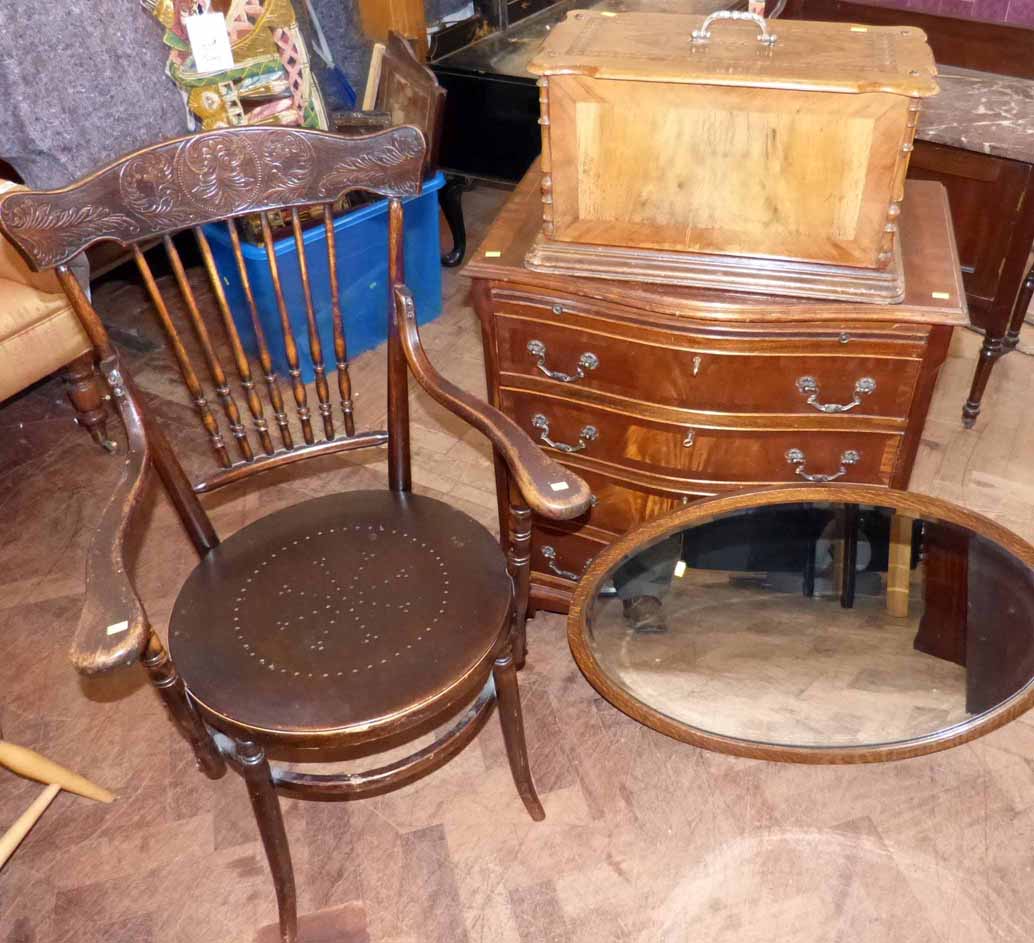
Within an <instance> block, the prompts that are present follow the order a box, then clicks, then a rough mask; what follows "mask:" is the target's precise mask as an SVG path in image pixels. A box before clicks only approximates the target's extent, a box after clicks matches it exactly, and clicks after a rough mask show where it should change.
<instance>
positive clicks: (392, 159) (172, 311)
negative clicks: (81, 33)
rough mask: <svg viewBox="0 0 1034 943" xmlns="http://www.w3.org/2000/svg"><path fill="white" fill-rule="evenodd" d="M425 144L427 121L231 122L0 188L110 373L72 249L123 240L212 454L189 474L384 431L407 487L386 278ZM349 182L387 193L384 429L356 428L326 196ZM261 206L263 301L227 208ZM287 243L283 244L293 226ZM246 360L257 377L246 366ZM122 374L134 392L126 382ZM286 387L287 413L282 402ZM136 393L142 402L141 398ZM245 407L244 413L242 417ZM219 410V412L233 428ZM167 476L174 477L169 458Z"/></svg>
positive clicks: (220, 480)
mask: <svg viewBox="0 0 1034 943" xmlns="http://www.w3.org/2000/svg"><path fill="white" fill-rule="evenodd" d="M424 158H425V142H424V139H423V136H422V134H421V132H420V131H419V130H417V129H416V128H413V127H408V126H402V127H394V128H390V129H388V130H386V131H382V132H379V133H376V134H371V135H366V136H362V137H342V136H339V135H335V134H328V133H324V132H320V131H308V130H299V129H294V128H276V127H243V128H229V129H225V130H220V131H212V132H207V133H204V134H197V135H190V136H187V137H181V138H176V139H174V140H170V141H166V142H163V143H160V144H157V145H154V146H152V147H148V148H144V149H143V150H140V151H136V152H135V153H132V154H129V155H127V156H126V157H124V158H122V159H120V160H118V161H115V162H114V163H112V164H110V165H109V166H107V167H105V168H103V169H102V170H100V171H98V172H97V173H94V174H92V175H91V176H88V177H86V178H84V179H82V180H80V181H78V182H77V183H74V184H72V185H70V186H68V187H65V188H63V189H60V190H50V191H20V192H17V193H14V194H11V195H10V196H8V197H6V198H5V199H3V200H2V202H0V230H2V231H3V233H4V234H5V235H6V236H7V238H8V239H9V240H10V241H11V242H12V243H13V244H14V245H15V246H16V247H17V248H18V249H19V251H20V252H21V253H22V255H23V256H24V257H25V259H26V260H27V261H28V263H29V264H30V266H32V267H33V268H34V269H35V270H37V271H39V270H42V269H46V268H51V267H54V268H55V269H56V271H57V275H58V278H59V280H60V281H61V284H62V287H63V288H64V289H65V292H66V294H68V296H69V299H70V300H71V302H72V304H73V306H74V307H75V309H76V313H77V314H78V315H79V317H80V319H81V320H82V322H83V326H84V327H85V328H86V330H87V333H89V335H90V337H91V339H92V340H93V342H94V345H95V347H96V348H97V351H98V355H99V357H100V360H101V366H102V369H103V370H104V372H105V374H106V375H107V376H108V379H109V382H112V373H111V371H112V370H113V369H115V370H116V373H115V381H114V382H115V383H116V384H120V383H121V381H122V378H123V376H124V372H125V371H124V370H122V372H121V373H119V372H118V371H117V369H116V368H117V354H116V352H115V350H114V348H113V347H112V344H111V341H110V339H109V337H108V334H107V331H106V330H105V328H104V326H103V325H102V323H101V321H100V319H99V318H98V316H97V313H96V311H94V309H93V306H92V304H91V303H90V301H89V300H88V299H87V297H86V295H85V294H84V292H83V290H82V289H81V287H80V286H79V283H78V282H77V281H76V279H75V277H74V276H73V275H72V274H71V272H70V270H69V268H68V263H69V262H70V261H71V260H72V259H73V258H74V257H75V256H76V255H78V254H79V253H81V252H83V251H84V250H85V249H87V248H88V247H89V246H91V245H93V244H94V243H97V242H100V241H103V240H114V241H116V242H118V243H120V244H122V245H123V246H126V247H128V248H129V249H130V251H131V252H132V255H133V258H134V260H135V262H136V265H137V267H138V269H139V271H140V274H141V277H142V279H143V283H144V286H145V287H146V290H147V293H148V295H149V297H150V301H151V303H152V305H153V307H154V310H155V312H156V314H157V317H158V320H159V321H160V323H161V326H162V328H163V330H164V333H165V337H166V339H167V341H168V346H169V349H170V351H171V353H172V355H173V357H174V359H175V361H176V364H177V366H178V368H179V372H180V374H181V376H182V379H183V382H184V384H185V386H186V388H187V390H188V392H189V397H190V400H191V402H192V404H193V407H194V409H195V410H196V412H197V414H198V417H199V419H200V420H201V423H202V424H203V426H204V428H205V430H206V433H207V437H208V441H209V443H210V445H211V448H212V451H213V453H214V455H215V458H216V461H217V463H218V466H219V470H218V471H217V472H216V473H215V474H212V475H207V476H205V477H204V478H203V479H202V480H201V481H199V482H196V483H195V484H194V486H193V490H194V491H196V492H200V491H208V490H211V489H213V488H216V487H219V486H221V485H223V484H227V483H229V482H231V481H236V480H239V479H240V478H243V477H245V476H247V475H249V474H250V473H252V472H254V471H258V470H261V469H263V468H269V467H273V466H276V465H281V464H285V463H287V462H293V461H297V460H299V459H302V458H307V457H310V456H314V455H320V454H326V453H328V452H336V451H341V450H345V449H354V448H363V447H368V446H373V445H383V444H385V443H387V444H388V451H389V478H390V484H391V486H392V487H393V488H394V489H395V490H408V488H409V481H410V475H409V446H408V398H407V390H406V367H405V360H404V355H403V353H402V350H401V348H400V346H399V343H398V339H397V334H396V332H395V330H394V312H393V305H392V303H391V298H392V290H393V287H394V286H395V285H396V284H400V283H401V282H402V279H403V253H402V244H403V211H402V202H401V201H402V199H403V198H404V197H409V196H413V195H416V194H418V193H419V192H420V187H421V177H422V167H423V163H424ZM352 190H363V191H368V192H371V193H374V194H377V195H379V196H381V197H385V198H387V199H388V201H389V203H388V244H387V245H386V246H385V250H384V251H385V252H386V253H387V255H388V278H387V284H385V285H384V286H383V292H384V309H385V311H386V315H385V316H386V319H387V321H388V323H389V335H388V348H389V349H388V358H389V369H388V375H389V379H388V386H389V389H388V400H389V409H388V423H387V425H388V428H387V430H386V431H379V430H374V431H367V432H357V431H356V427H355V417H354V414H353V409H352V398H353V397H352V387H351V379H350V377H349V370H348V351H347V344H346V338H345V321H344V314H345V312H343V310H342V305H341V303H340V299H339V296H340V290H339V289H340V284H339V282H340V278H339V268H340V263H339V259H338V254H337V242H336V240H335V235H336V232H335V221H334V219H333V217H332V213H331V212H330V208H331V205H332V204H333V203H334V201H336V200H338V199H340V198H341V197H342V196H343V195H344V194H346V193H347V192H349V191H352ZM313 208H315V209H316V215H318V214H319V213H320V212H322V225H321V230H322V239H323V242H324V243H325V245H324V246H322V247H321V248H320V249H319V255H320V258H319V259H318V260H317V259H316V258H315V257H314V256H315V252H316V249H315V248H314V247H313V248H310V249H309V250H308V252H307V250H306V244H307V243H310V244H313V245H314V244H315V243H316V242H318V241H319V240H318V239H316V240H314V239H313V238H312V234H311V233H307V232H304V231H303V227H302V213H301V211H303V210H305V211H307V210H309V209H313ZM273 210H281V211H283V212H284V215H285V217H286V218H289V220H290V234H291V235H292V236H293V251H294V254H295V257H294V259H291V260H290V264H287V263H286V262H283V263H282V262H281V260H280V259H278V255H277V245H276V244H275V241H274V236H273V229H272V226H271V224H270V219H269V213H270V212H271V211H273ZM256 215H257V217H258V219H259V224H260V229H261V235H262V247H263V248H264V254H265V258H264V259H262V260H261V264H262V268H263V271H262V273H261V275H262V278H263V280H264V282H265V284H266V286H267V287H268V289H269V292H268V298H266V302H267V304H268V307H269V308H270V309H272V310H263V298H262V297H261V296H260V293H259V292H257V291H256V281H257V277H258V276H257V274H256V270H255V268H254V265H255V260H254V258H253V259H251V260H250V262H249V260H248V259H246V258H245V256H246V254H251V255H256V254H257V255H258V256H261V254H262V253H261V252H260V251H258V250H254V249H253V248H252V247H251V246H246V245H242V240H241V234H240V231H239V228H238V224H237V222H236V221H237V220H238V219H239V218H240V217H245V216H252V217H253V216H256ZM308 215H310V216H311V215H313V214H311V213H310V214H308ZM188 230H189V231H191V233H192V237H193V239H194V240H195V241H196V244H197V248H198V250H199V252H200V257H201V260H202V262H203V269H204V274H201V273H193V274H192V273H190V272H188V271H187V268H186V266H185V265H184V263H183V260H182V258H181V255H180V248H178V245H179V246H180V247H182V242H181V241H179V243H178V242H177V241H174V238H173V237H174V236H175V235H176V234H178V233H181V232H185V231H188ZM156 242H161V243H162V244H163V247H164V252H165V255H166V256H167V259H168V264H169V266H170V268H171V271H172V279H169V278H158V277H156V276H155V274H154V272H153V271H152V268H151V265H150V264H149V262H148V259H147V257H146V256H145V250H146V248H147V247H148V246H149V245H153V244H155V243H156ZM217 243H219V244H217ZM287 246H288V248H291V243H290V240H289V239H288V240H287ZM280 251H281V253H283V251H284V249H283V246H281V249H280ZM220 253H221V254H220ZM285 258H286V257H285ZM316 269H318V270H319V271H320V272H321V273H323V272H324V271H325V276H323V277H325V280H326V283H325V284H324V285H315V284H314V282H313V279H312V278H311V277H310V274H311V273H313V272H314V271H315V270H316ZM290 275H295V276H296V277H297V281H298V282H299V283H300V290H299V291H297V293H296V294H295V296H294V297H295V300H296V302H297V303H296V305H295V306H294V308H295V310H292V305H291V292H290V291H288V288H289V287H290V286H288V284H287V282H288V277H289V276H290ZM198 276H200V278H199V277H198ZM199 281H200V284H199ZM171 282H175V286H176V287H175V289H172V286H171ZM206 283H207V284H206ZM231 287H233V288H234V289H235V290H236V292H237V297H236V302H237V303H236V304H232V303H231V302H233V301H234V300H235V299H234V298H231V297H230V294H231ZM295 287H297V286H295ZM165 289H170V290H165ZM209 293H210V294H209ZM206 295H209V297H208V299H207V303H206V297H205V296H206ZM321 298H323V299H328V300H329V306H330V314H331V320H332V323H333V331H332V346H333V362H334V364H335V368H333V369H332V371H331V372H332V373H334V372H336V386H337V393H338V397H337V398H338V399H339V401H340V404H339V408H340V411H341V415H340V420H341V421H340V425H339V424H338V421H337V419H336V417H335V413H336V409H335V407H334V405H333V404H332V396H331V391H330V382H329V381H328V377H327V370H326V368H325V366H324V349H325V339H324V338H322V337H321V333H320V326H319V324H318V319H317V314H318V308H319V307H320V299H321ZM297 309H301V310H297ZM235 314H236V317H235ZM242 327H243V330H242ZM325 330H326V329H325ZM277 359H282V362H283V363H285V364H286V373H287V376H286V377H282V376H279V375H278V372H277V370H276V369H275V367H274V361H275V360H277ZM303 359H305V360H307V361H308V362H309V363H310V364H311V374H312V376H313V382H312V385H313V387H314V394H315V395H314V398H315V401H316V406H317V410H316V416H315V417H314V416H313V415H312V414H311V412H310V393H309V391H308V390H307V389H306V384H305V383H304V382H303V376H302V372H303ZM256 363H257V372H258V374H259V375H260V376H261V382H256V366H255V365H256ZM306 366H308V364H306ZM306 372H308V371H306ZM125 385H126V387H127V388H128V390H129V393H130V395H132V384H131V382H127V383H126V384H125ZM209 389H212V390H214V392H215V398H213V397H211V395H210V393H209ZM263 392H264V393H265V398H266V403H264V402H263V395H262V393H263ZM292 399H293V401H294V410H293V412H294V415H293V416H292V415H290V413H289V407H288V403H289V401H290V400H292ZM215 402H217V403H218V405H217V406H213V405H212V404H213V403H215ZM242 404H243V405H242ZM135 405H136V407H137V408H138V409H139V398H136V402H135ZM267 408H268V410H269V412H270V413H271V415H272V421H270V419H269V418H268V417H267ZM245 412H246V413H247V414H250V425H251V430H250V431H249V429H248V428H247V425H246V420H245V418H244V413H245ZM219 414H221V416H222V422H225V423H226V425H227V426H228V427H229V430H230V433H231V437H230V440H229V441H228V440H227V439H226V438H224V436H223V432H222V424H221V421H220V418H219ZM379 415H381V414H380V413H378V416H379ZM144 428H145V429H146V430H147V438H148V439H149V440H150V439H151V437H152V435H153V434H157V430H156V427H154V426H153V424H150V423H147V422H144ZM163 441H164V440H163ZM152 451H153V455H152V458H153V460H154V461H155V463H156V464H160V463H162V462H165V461H168V460H169V456H168V449H167V448H164V447H163V448H153V450H152ZM162 470H163V469H162V468H159V471H162ZM165 471H166V472H168V469H166V470H165ZM162 477H163V479H165V480H166V483H167V484H168V480H169V479H168V477H167V474H165V473H163V475H162ZM180 477H182V475H180ZM198 508H199V506H198ZM194 510H195V511H196V510H197V509H194ZM182 513H183V511H182V509H181V514H182Z"/></svg>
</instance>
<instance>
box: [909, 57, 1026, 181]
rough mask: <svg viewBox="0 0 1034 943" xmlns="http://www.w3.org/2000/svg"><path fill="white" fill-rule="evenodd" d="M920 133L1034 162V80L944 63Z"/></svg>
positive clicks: (940, 141) (926, 138)
mask: <svg viewBox="0 0 1034 943" xmlns="http://www.w3.org/2000/svg"><path fill="white" fill-rule="evenodd" d="M937 80H938V82H939V84H940V86H941V92H940V94H939V95H935V96H934V97H933V98H927V99H926V100H925V101H924V102H923V111H922V114H921V115H920V117H919V131H918V133H917V135H916V136H917V137H919V138H920V139H922V140H924V141H933V142H935V143H937V144H949V145H951V146H952V147H960V148H963V149H964V150H967V151H977V152H979V153H981V154H992V155H994V156H996V157H1011V158H1012V159H1014V160H1022V161H1024V162H1026V163H1031V164H1034V80H1030V79H1019V78H1013V77H1011V76H1007V75H992V74H991V73H988V72H974V71H971V70H969V69H957V68H953V67H951V66H941V67H940V75H939V76H938V79H937Z"/></svg>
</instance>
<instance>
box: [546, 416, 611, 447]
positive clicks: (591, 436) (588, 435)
mask: <svg viewBox="0 0 1034 943" xmlns="http://www.w3.org/2000/svg"><path fill="white" fill-rule="evenodd" d="M531 424H532V425H533V426H534V427H535V428H536V429H538V430H539V441H540V442H541V443H542V444H543V445H548V446H549V447H550V448H551V449H556V450H557V451H558V452H566V453H568V454H571V453H572V452H581V451H584V450H585V449H586V448H587V447H588V445H589V443H590V442H594V441H595V440H596V439H597V438H598V437H599V434H600V433H599V430H598V429H597V428H596V427H595V426H583V427H582V431H581V432H580V433H578V444H577V445H568V444H567V443H566V442H554V441H553V440H552V439H551V438H550V437H549V420H548V419H547V418H546V417H545V416H543V415H542V413H536V414H535V415H534V416H532V417H531Z"/></svg>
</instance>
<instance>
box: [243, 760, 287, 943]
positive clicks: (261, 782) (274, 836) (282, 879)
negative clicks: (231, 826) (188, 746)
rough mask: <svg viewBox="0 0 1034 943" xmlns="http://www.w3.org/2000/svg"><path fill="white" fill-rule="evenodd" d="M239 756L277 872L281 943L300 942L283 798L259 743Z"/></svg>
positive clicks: (264, 838)
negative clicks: (280, 797)
mask: <svg viewBox="0 0 1034 943" xmlns="http://www.w3.org/2000/svg"><path fill="white" fill-rule="evenodd" d="M237 756H238V757H239V758H240V761H241V766H242V768H243V771H244V781H245V782H246V783H247V786H248V798H250V799H251V808H252V809H253V810H254V812H255V820H256V821H257V822H258V828H259V834H260V835H261V836H262V844H263V846H264V847H265V849H266V858H267V859H268V861H269V870H270V871H271V872H272V873H273V886H274V887H275V888H276V904H277V909H278V910H279V913H280V940H281V943H295V941H296V940H297V939H298V897H297V894H296V892H295V887H294V867H293V866H292V865H291V849H290V847H289V846H288V844H287V832H286V831H285V830H284V817H283V815H282V814H281V812H280V799H279V798H278V797H277V794H276V789H275V787H274V786H273V776H272V773H271V772H270V770H269V762H268V761H267V760H266V754H265V752H264V751H263V749H262V747H260V746H259V745H258V744H257V743H253V742H252V741H250V740H244V741H241V742H239V743H238V744H237Z"/></svg>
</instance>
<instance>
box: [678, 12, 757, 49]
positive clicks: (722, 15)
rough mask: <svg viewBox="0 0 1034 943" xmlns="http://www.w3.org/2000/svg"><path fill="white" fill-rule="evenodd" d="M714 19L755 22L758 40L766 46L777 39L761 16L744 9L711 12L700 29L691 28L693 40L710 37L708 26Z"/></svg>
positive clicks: (701, 41)
mask: <svg viewBox="0 0 1034 943" xmlns="http://www.w3.org/2000/svg"><path fill="white" fill-rule="evenodd" d="M715 20H749V21H750V22H751V23H756V24H757V27H758V42H759V43H763V44H764V45H766V46H774V45H775V41H776V39H777V37H776V34H775V33H770V32H769V31H768V24H767V23H766V22H765V18H764V17H763V16H759V15H758V14H757V13H748V12H747V11H746V10H718V11H717V12H715V13H712V14H711V15H710V16H709V17H708V18H707V19H706V20H704V22H703V23H701V24H700V29H695V30H693V34H692V35H693V42H695V43H706V42H707V41H708V40H709V39H710V38H711V30H710V29H709V28H708V27H709V26H710V25H711V24H712V23H713V22H714V21H715Z"/></svg>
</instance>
